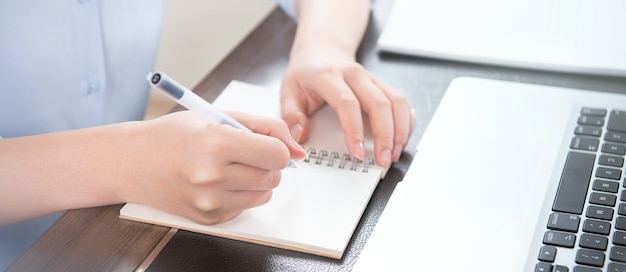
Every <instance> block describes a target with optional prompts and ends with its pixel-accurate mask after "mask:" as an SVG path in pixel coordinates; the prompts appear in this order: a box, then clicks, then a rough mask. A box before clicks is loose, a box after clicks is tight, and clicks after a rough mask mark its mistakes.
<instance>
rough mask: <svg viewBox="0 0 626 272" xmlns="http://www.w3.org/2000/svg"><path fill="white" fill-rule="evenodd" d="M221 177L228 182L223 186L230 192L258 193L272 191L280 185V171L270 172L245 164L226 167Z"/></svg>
mask: <svg viewBox="0 0 626 272" xmlns="http://www.w3.org/2000/svg"><path fill="white" fill-rule="evenodd" d="M223 173H224V175H223V177H221V178H222V179H223V180H225V181H226V182H225V183H224V184H223V185H221V186H220V187H222V188H223V189H225V190H229V191H244V190H247V191H256V190H261V191H263V190H272V189H274V188H276V187H277V186H278V184H280V178H281V173H280V171H279V170H274V171H268V170H264V169H260V168H256V167H251V166H249V165H245V164H239V163H235V164H230V165H228V166H226V168H225V169H224V171H223Z"/></svg>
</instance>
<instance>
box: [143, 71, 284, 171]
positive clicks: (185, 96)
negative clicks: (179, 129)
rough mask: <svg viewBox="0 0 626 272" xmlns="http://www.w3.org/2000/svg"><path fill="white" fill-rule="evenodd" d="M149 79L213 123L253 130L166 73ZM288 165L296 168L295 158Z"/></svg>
mask: <svg viewBox="0 0 626 272" xmlns="http://www.w3.org/2000/svg"><path fill="white" fill-rule="evenodd" d="M147 79H148V81H149V82H150V84H151V85H152V86H155V87H157V88H158V89H160V90H162V91H164V92H165V93H166V94H167V96H169V97H170V98H172V99H173V100H174V101H176V103H178V104H180V105H181V106H183V107H185V108H187V109H189V110H191V111H193V112H196V113H198V114H201V115H203V116H205V117H207V118H208V119H209V121H210V122H211V123H214V124H225V125H229V126H231V127H234V128H238V129H242V130H245V131H248V132H252V131H251V130H250V129H249V128H247V127H245V126H244V125H242V124H241V123H239V122H237V120H235V119H233V118H232V117H230V116H228V115H226V114H225V113H223V112H222V111H220V110H219V109H217V108H216V107H215V106H213V105H211V103H209V102H208V101H206V100H204V99H202V97H200V96H198V95H197V94H195V93H194V92H192V91H191V90H189V89H187V88H185V86H183V85H182V84H180V83H178V82H176V81H175V80H173V79H172V78H170V77H168V76H167V75H165V74H164V73H162V72H154V73H148V77H147ZM288 167H290V168H296V163H295V162H294V161H293V160H289V165H288Z"/></svg>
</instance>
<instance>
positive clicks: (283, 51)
mask: <svg viewBox="0 0 626 272" xmlns="http://www.w3.org/2000/svg"><path fill="white" fill-rule="evenodd" d="M392 3H393V1H391V0H380V1H376V4H375V5H374V9H373V12H372V21H371V23H370V25H369V28H368V31H367V33H366V37H365V38H364V41H363V43H362V46H361V48H360V51H359V53H358V59H359V61H360V62H361V63H362V64H363V65H364V66H365V67H366V68H367V69H369V70H370V71H372V72H373V73H374V74H376V75H377V76H378V77H379V78H380V79H382V80H384V81H386V82H388V83H390V84H392V85H393V86H395V87H396V88H398V89H399V90H400V91H402V92H403V93H404V94H405V95H406V96H407V97H408V99H409V100H410V102H411V104H412V106H413V108H414V109H415V110H416V116H417V120H416V127H415V131H414V133H413V138H412V139H411V142H410V144H409V146H408V147H407V148H406V151H405V153H404V154H403V155H402V158H401V161H400V162H399V163H396V164H395V165H394V166H393V167H392V169H391V170H390V172H389V174H388V175H387V177H386V178H385V179H384V180H382V181H381V182H380V184H379V186H378V188H377V189H376V191H375V193H374V196H373V198H372V200H371V202H370V204H369V206H368V208H367V210H366V211H365V213H364V216H363V219H362V220H361V222H360V224H359V226H358V228H357V230H356V232H355V234H354V237H353V239H352V241H351V243H350V244H349V246H348V250H347V251H346V253H345V255H344V257H343V258H342V259H341V260H332V259H328V258H323V257H316V256H311V255H307V254H301V253H297V252H291V251H286V250H280V249H274V248H269V247H264V246H258V245H253V244H248V243H244V242H237V241H231V240H227V239H222V238H215V237H211V236H207V235H200V234H195V233H190V232H186V231H178V232H176V233H175V234H174V235H173V237H171V240H170V239H169V237H168V236H172V235H167V234H168V231H169V230H170V229H169V228H165V227H159V226H152V225H148V224H142V223H134V222H129V221H124V220H119V219H118V214H119V209H120V208H121V206H122V205H113V206H107V207H98V208H90V209H80V210H72V211H68V212H67V213H66V214H65V215H63V217H62V218H61V219H60V220H59V221H58V222H57V223H56V224H55V225H54V226H53V227H52V228H50V230H48V232H47V233H46V234H45V235H44V236H43V237H42V238H41V239H39V240H38V241H37V242H36V243H35V244H34V245H33V247H32V248H30V249H29V250H28V251H27V252H25V253H24V254H23V255H22V256H21V257H20V258H19V259H18V260H17V261H16V262H15V263H14V264H13V266H11V267H10V268H9V271H42V270H46V271H130V270H136V269H137V268H138V267H140V265H141V264H142V263H143V262H144V261H145V260H146V259H151V258H148V257H149V255H150V257H155V259H154V261H153V262H152V264H151V265H150V266H149V267H148V269H147V270H148V271H181V270H182V271H196V270H200V271H204V270H218V271H250V270H252V271H274V270H276V271H292V270H297V271H303V270H306V271H339V270H341V271H345V270H350V269H351V268H352V266H353V264H354V262H355V260H356V258H357V256H358V254H359V252H360V250H361V249H362V247H363V245H364V243H365V242H366V240H367V238H368V236H369V234H370V233H371V230H372V229H373V228H374V226H375V224H376V221H377V219H378V217H379V215H380V213H381V212H382V210H383V208H384V206H385V203H386V202H387V200H388V199H389V197H390V195H391V193H392V191H393V189H394V187H395V185H396V183H397V182H398V181H399V180H401V178H402V176H403V174H404V172H405V171H406V169H407V167H408V166H409V164H410V161H411V160H412V157H413V152H412V150H414V149H415V146H416V144H417V142H418V141H419V139H420V137H421V135H422V133H423V131H424V129H425V128H426V125H427V124H428V122H429V120H430V118H431V116H432V115H433V113H434V111H435V109H436V108H437V105H438V104H439V102H440V100H441V98H442V95H443V93H444V92H445V90H446V88H447V86H448V84H449V83H450V81H451V80H452V79H454V78H456V77H459V76H475V77H483V78H492V79H501V80H509V81H518V82H529V83H537V84H544V85H554V86H565V87H574V88H581V89H591V90H601V91H607V92H624V93H626V79H625V78H611V77H597V76H586V75H573V74H561V73H548V72H540V71H529V70H521V69H511V68H503V67H494V66H483V65H474V64H466V63H457V62H447V61H440V60H433V59H427V58H408V57H402V56H396V55H390V54H378V53H377V52H376V50H375V43H376V39H377V38H378V35H379V34H380V31H381V29H382V27H383V25H384V22H385V21H386V18H387V14H388V12H389V10H390V8H391V5H392ZM294 31H295V24H294V23H293V22H292V21H290V20H289V18H287V17H286V16H285V15H284V14H283V13H282V11H280V10H276V11H274V12H273V13H272V14H271V15H270V16H269V17H268V18H266V19H265V20H264V21H263V22H262V23H261V24H260V25H259V26H258V27H257V28H256V29H255V30H254V32H252V33H251V34H250V35H249V36H248V37H247V38H246V39H245V40H244V41H243V42H242V43H241V44H240V45H239V46H238V47H237V48H236V49H235V50H234V51H233V52H232V53H231V54H230V55H229V56H228V57H227V58H226V59H225V60H224V61H223V62H222V63H221V64H220V65H219V66H218V67H217V68H216V69H215V70H214V71H212V72H211V73H210V74H209V75H207V76H206V78H204V80H203V81H202V82H201V83H200V84H199V85H198V86H196V88H195V89H194V90H195V91H196V92H198V93H199V94H201V95H202V96H203V97H204V98H205V99H207V100H209V101H213V100H214V99H215V97H217V95H218V94H219V93H220V92H221V91H222V90H223V89H224V87H225V86H226V85H227V84H228V82H229V81H230V80H233V79H236V80H242V81H246V82H250V83H255V84H259V85H265V86H272V87H277V86H278V84H279V82H280V77H281V75H282V73H283V71H284V69H285V67H286V65H287V61H288V52H289V48H290V45H291V40H292V38H293V36H294ZM170 233H171V232H170ZM164 237H167V239H163V238H164ZM162 240H163V241H164V242H167V243H166V244H165V243H162V244H160V242H161V241H162ZM155 247H156V248H157V250H154V254H153V255H151V254H150V253H151V252H153V249H155ZM161 248H162V250H160V249H161ZM156 253H158V255H156ZM142 267H143V266H142Z"/></svg>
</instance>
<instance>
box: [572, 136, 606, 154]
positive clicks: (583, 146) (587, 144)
mask: <svg viewBox="0 0 626 272" xmlns="http://www.w3.org/2000/svg"><path fill="white" fill-rule="evenodd" d="M599 145H600V140H598V139H596V138H589V137H574V138H573V139H572V143H571V144H570V148H572V149H578V150H586V151H597V150H598V146H599Z"/></svg>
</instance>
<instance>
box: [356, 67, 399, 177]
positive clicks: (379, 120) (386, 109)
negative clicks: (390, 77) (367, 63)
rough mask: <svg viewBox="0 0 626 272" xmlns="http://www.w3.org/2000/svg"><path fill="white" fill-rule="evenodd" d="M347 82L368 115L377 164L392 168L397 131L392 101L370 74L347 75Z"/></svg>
mask: <svg viewBox="0 0 626 272" xmlns="http://www.w3.org/2000/svg"><path fill="white" fill-rule="evenodd" d="M346 82H347V83H348V85H349V86H350V88H352V90H353V91H354V94H355V95H356V96H357V98H358V99H359V101H360V102H361V107H362V108H363V111H365V112H366V113H368V116H369V119H370V125H371V127H372V134H373V135H374V150H375V157H376V162H377V163H378V164H379V165H382V166H385V167H388V166H390V165H391V161H392V149H393V146H394V131H395V130H394V127H395V122H394V114H393V105H392V103H391V101H389V98H388V97H387V96H386V95H385V93H384V92H383V91H382V90H381V88H380V87H379V86H378V85H376V84H375V82H374V81H372V80H371V78H370V75H369V74H368V73H362V72H359V73H352V74H347V75H346Z"/></svg>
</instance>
